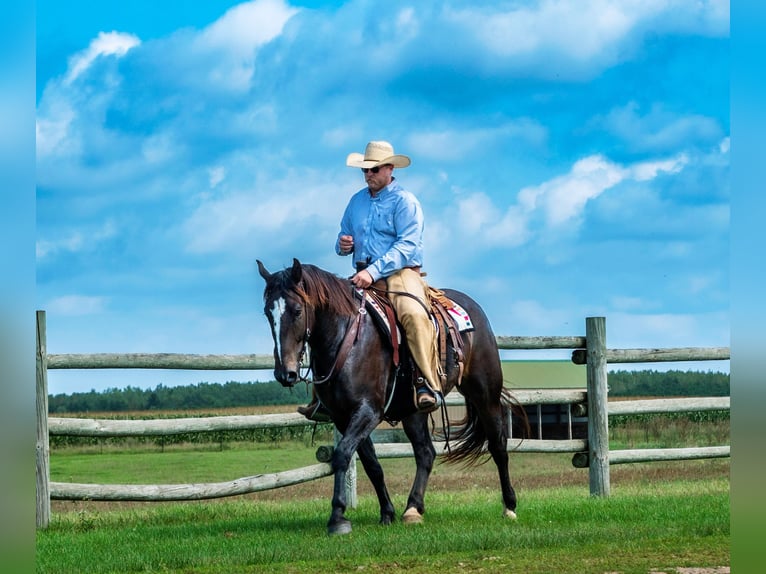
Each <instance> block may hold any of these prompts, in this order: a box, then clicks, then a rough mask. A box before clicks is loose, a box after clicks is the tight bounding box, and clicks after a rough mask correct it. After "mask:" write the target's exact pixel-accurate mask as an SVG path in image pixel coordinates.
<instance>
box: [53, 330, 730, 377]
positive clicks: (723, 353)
mask: <svg viewBox="0 0 766 574" xmlns="http://www.w3.org/2000/svg"><path fill="white" fill-rule="evenodd" d="M496 340H497V346H498V348H499V349H505V350H524V349H527V350H530V349H531V350H533V349H572V348H574V349H575V350H574V351H573V352H572V362H573V363H575V364H577V365H585V364H586V363H587V360H586V351H585V349H579V348H577V347H576V345H580V344H584V341H585V338H584V337H496ZM546 341H549V342H550V343H549V344H548V346H545V342H546ZM729 358H730V352H729V348H728V347H711V348H705V347H681V348H677V349H607V350H606V360H607V363H615V364H619V363H659V362H679V361H721V360H727V359H729ZM47 366H48V368H49V369H181V370H207V371H226V370H237V371H249V370H266V369H273V368H274V356H273V355H256V354H254V355H193V354H182V353H79V354H77V353H72V354H50V355H48V362H47Z"/></svg>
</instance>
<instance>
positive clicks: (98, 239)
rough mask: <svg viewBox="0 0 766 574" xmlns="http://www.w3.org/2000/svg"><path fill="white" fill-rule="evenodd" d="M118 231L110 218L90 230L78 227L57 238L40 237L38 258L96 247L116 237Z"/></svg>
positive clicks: (37, 248)
mask: <svg viewBox="0 0 766 574" xmlns="http://www.w3.org/2000/svg"><path fill="white" fill-rule="evenodd" d="M117 232H118V229H117V225H116V224H115V223H114V221H113V220H111V219H110V220H108V221H106V222H104V223H103V224H102V225H101V226H100V227H97V228H95V229H93V230H90V231H88V232H84V231H83V230H81V229H77V230H74V231H70V232H69V233H67V234H66V235H64V236H63V237H60V238H58V239H55V240H50V239H38V240H37V244H36V253H37V259H38V260H43V259H45V258H47V257H50V256H53V255H56V254H57V253H61V252H64V253H77V252H81V251H88V250H92V249H95V248H96V247H97V246H98V245H99V244H100V243H102V242H104V241H107V240H109V239H111V238H112V237H115V236H116V235H117Z"/></svg>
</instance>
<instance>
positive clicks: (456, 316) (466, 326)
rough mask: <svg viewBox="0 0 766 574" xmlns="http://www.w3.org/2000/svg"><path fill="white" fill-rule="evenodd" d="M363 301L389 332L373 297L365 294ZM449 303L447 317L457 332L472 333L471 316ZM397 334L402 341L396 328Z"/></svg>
mask: <svg viewBox="0 0 766 574" xmlns="http://www.w3.org/2000/svg"><path fill="white" fill-rule="evenodd" d="M364 298H365V300H366V301H367V304H368V305H369V306H370V307H372V308H373V309H374V310H375V313H377V315H378V316H379V317H380V319H381V321H382V322H383V324H384V325H386V327H387V328H388V331H389V332H390V331H391V325H389V323H388V317H387V316H386V313H385V311H384V310H383V309H382V308H381V307H380V305H379V304H378V302H377V301H376V300H375V298H374V297H372V296H370V294H369V293H366V292H365V295H364ZM450 303H451V304H452V306H451V307H450V308H449V309H448V310H447V312H448V313H449V316H450V317H452V320H453V321H455V326H456V327H457V330H458V331H460V332H464V331H473V329H474V327H473V322H472V321H471V316H470V315H469V314H468V312H467V311H466V310H465V309H463V308H462V307H461V306H460V305H458V304H457V303H455V302H454V301H452V300H450ZM397 333H398V336H399V340H400V341H401V340H402V333H401V330H399V328H398V326H397Z"/></svg>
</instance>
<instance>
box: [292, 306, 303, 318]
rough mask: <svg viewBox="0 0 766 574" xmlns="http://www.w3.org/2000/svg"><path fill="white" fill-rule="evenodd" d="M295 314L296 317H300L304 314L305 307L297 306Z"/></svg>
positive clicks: (294, 310)
mask: <svg viewBox="0 0 766 574" xmlns="http://www.w3.org/2000/svg"><path fill="white" fill-rule="evenodd" d="M293 313H294V314H295V316H296V317H300V316H301V315H302V314H303V307H301V306H300V305H296V306H295V308H294V309H293Z"/></svg>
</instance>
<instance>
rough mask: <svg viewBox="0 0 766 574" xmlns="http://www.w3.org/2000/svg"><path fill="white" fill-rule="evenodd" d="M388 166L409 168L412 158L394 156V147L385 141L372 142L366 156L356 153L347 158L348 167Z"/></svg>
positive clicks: (368, 146) (365, 153)
mask: <svg viewBox="0 0 766 574" xmlns="http://www.w3.org/2000/svg"><path fill="white" fill-rule="evenodd" d="M386 164H391V165H393V166H394V167H407V166H408V165H410V158H408V157H407V156H406V155H401V154H394V148H393V146H392V145H391V144H390V143H388V142H384V141H377V142H370V143H368V144H367V147H366V148H365V149H364V155H362V154H361V153H356V152H354V153H350V154H348V157H347V158H346V165H347V166H349V167H366V168H369V167H376V166H378V165H386Z"/></svg>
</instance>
